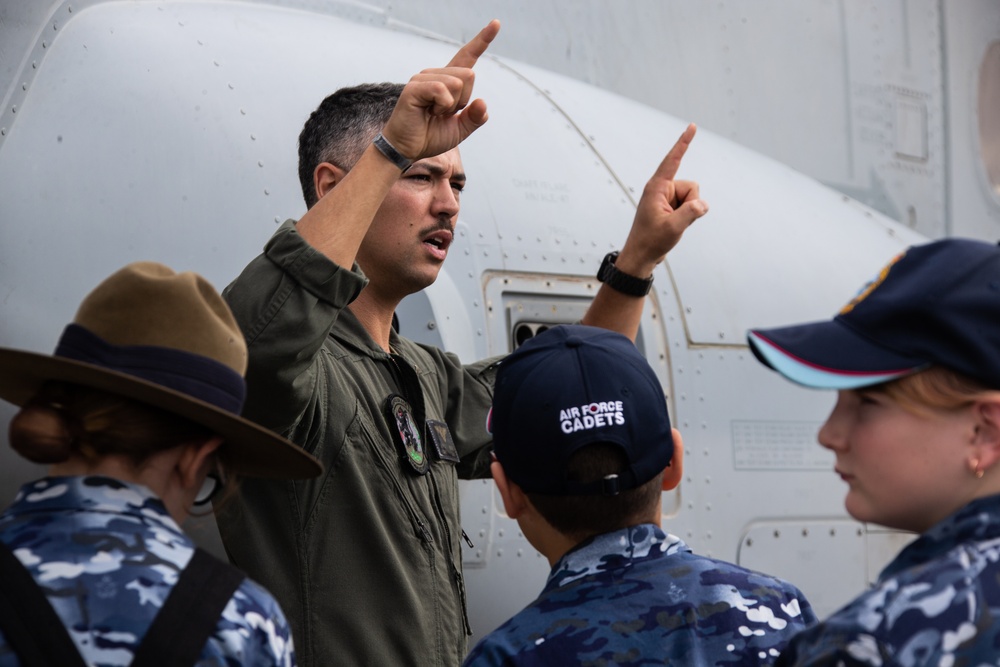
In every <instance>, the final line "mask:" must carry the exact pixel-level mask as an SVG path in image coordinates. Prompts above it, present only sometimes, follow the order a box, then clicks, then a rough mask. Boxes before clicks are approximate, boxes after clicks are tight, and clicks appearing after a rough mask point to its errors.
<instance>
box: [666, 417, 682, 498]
mask: <svg viewBox="0 0 1000 667" xmlns="http://www.w3.org/2000/svg"><path fill="white" fill-rule="evenodd" d="M670 432H671V433H672V434H673V436H674V456H673V458H672V459H670V465H668V466H667V467H666V468H664V469H663V490H664V491H673V490H674V489H676V488H677V485H678V484H680V483H681V477H683V475H684V440H683V439H682V438H681V432H680V431H678V430H677V429H675V428H674V429H670Z"/></svg>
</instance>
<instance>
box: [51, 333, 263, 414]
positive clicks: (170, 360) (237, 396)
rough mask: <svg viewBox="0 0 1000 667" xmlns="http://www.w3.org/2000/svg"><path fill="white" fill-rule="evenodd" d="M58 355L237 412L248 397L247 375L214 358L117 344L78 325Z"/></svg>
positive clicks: (66, 335)
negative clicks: (244, 379) (244, 378)
mask: <svg viewBox="0 0 1000 667" xmlns="http://www.w3.org/2000/svg"><path fill="white" fill-rule="evenodd" d="M55 356H57V357H64V358H66V359H73V360H74V361H82V362H84V363H87V364H91V365H93V366H98V367H100V368H104V369H106V370H110V371H116V372H118V373H124V374H125V375H131V376H133V377H136V378H139V379H141V380H145V381H147V382H152V383H153V384H158V385H160V386H161V387H166V388H167V389H172V390H174V391H179V392H181V393H182V394H187V395H188V396H190V397H192V398H196V399H198V400H200V401H204V402H205V403H210V404H212V405H214V406H216V407H219V408H222V409H223V410H226V411H227V412H231V413H233V414H236V415H238V414H240V411H241V410H242V409H243V401H244V399H245V398H246V383H245V382H244V381H243V377H242V376H241V375H240V374H239V373H237V372H236V371H234V370H233V369H232V368H230V367H229V366H226V365H225V364H223V363H220V362H218V361H216V360H214V359H211V358H209V357H206V356H203V355H200V354H195V353H193V352H185V351H183V350H177V349H174V348H167V347H159V346H155V345H113V344H111V343H109V342H107V341H105V340H104V339H102V338H101V337H100V336H97V335H96V334H94V333H92V332H91V331H88V330H87V329H85V328H83V327H81V326H80V325H78V324H69V325H67V326H66V329H65V330H64V331H63V334H62V337H61V338H60V339H59V344H58V345H57V346H56V351H55Z"/></svg>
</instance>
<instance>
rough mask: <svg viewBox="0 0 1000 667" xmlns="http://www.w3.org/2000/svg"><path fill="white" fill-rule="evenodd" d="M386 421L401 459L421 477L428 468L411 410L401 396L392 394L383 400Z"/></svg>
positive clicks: (428, 461)
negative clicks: (400, 453)
mask: <svg viewBox="0 0 1000 667" xmlns="http://www.w3.org/2000/svg"><path fill="white" fill-rule="evenodd" d="M385 413H386V419H387V420H388V422H389V430H390V431H391V432H392V436H393V439H394V440H395V441H396V445H397V446H398V447H399V448H400V449H401V451H402V453H403V458H404V459H406V462H407V463H409V464H410V467H411V468H413V469H414V470H415V471H416V472H418V473H419V474H421V475H423V474H425V473H426V472H427V470H428V469H429V467H430V460H429V459H428V458H427V452H426V451H425V450H424V444H423V441H422V440H421V436H420V430H419V429H418V428H417V424H416V422H415V421H414V419H413V408H411V407H410V404H409V403H407V402H406V399H404V398H403V397H402V396H399V395H398V394H393V395H391V396H389V398H387V399H386V400H385Z"/></svg>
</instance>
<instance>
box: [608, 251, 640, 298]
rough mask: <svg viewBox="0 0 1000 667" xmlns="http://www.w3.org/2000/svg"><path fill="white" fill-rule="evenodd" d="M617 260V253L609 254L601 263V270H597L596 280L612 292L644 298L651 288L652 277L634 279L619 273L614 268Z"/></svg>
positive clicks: (616, 268)
mask: <svg viewBox="0 0 1000 667" xmlns="http://www.w3.org/2000/svg"><path fill="white" fill-rule="evenodd" d="M617 259H618V251H617V250H615V251H614V252H609V253H608V254H607V255H605V256H604V261H603V262H601V268H600V269H598V270H597V279H598V280H600V281H601V282H602V283H604V284H605V285H607V286H608V287H610V288H611V289H613V290H616V291H618V292H621V293H622V294H628V295H629V296H646V295H647V294H649V290H650V288H651V287H652V286H653V276H650V277H649V278H636V277H635V276H630V275H629V274H627V273H625V272H623V271H619V270H618V267H617V266H615V260H617Z"/></svg>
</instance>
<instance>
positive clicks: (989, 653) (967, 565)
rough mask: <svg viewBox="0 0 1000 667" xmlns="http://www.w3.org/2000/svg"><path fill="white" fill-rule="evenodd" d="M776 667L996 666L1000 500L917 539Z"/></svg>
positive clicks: (977, 503) (999, 651) (999, 652)
mask: <svg viewBox="0 0 1000 667" xmlns="http://www.w3.org/2000/svg"><path fill="white" fill-rule="evenodd" d="M778 664H781V665H838V664H844V665H878V666H883V665H895V666H898V667H912V666H916V665H935V667H936V666H938V665H941V666H943V667H951V666H952V665H954V666H955V667H958V666H960V665H1000V496H992V497H989V498H980V499H978V500H974V501H973V502H971V503H969V504H968V505H966V506H965V507H963V508H962V509H961V510H959V511H958V512H956V513H955V514H953V515H952V516H950V517H948V518H947V519H945V520H944V521H942V522H941V523H939V524H937V525H936V526H934V527H933V528H931V529H930V530H928V531H927V532H926V533H924V534H923V535H921V536H920V537H919V538H918V539H917V540H915V541H914V542H912V543H911V544H910V545H909V546H907V547H906V548H905V549H903V550H902V551H901V552H900V553H899V555H898V556H896V558H895V560H893V561H892V563H890V564H889V566H888V567H886V568H885V570H883V571H882V574H881V575H879V580H878V583H877V584H876V586H875V588H873V589H872V590H870V591H868V592H866V593H864V594H863V595H861V596H860V597H858V598H856V599H855V600H854V601H853V602H851V603H850V604H849V605H847V606H846V607H844V608H843V609H841V610H840V611H838V612H836V613H834V614H833V615H832V616H830V618H828V619H827V620H825V621H823V622H822V623H820V624H819V625H817V626H815V627H813V628H810V629H809V630H808V631H806V632H804V633H803V634H801V635H799V636H798V637H796V638H795V639H794V640H793V641H792V643H791V644H790V646H789V647H788V649H787V650H786V651H785V653H784V654H783V655H782V656H781V660H780V661H779V663H778Z"/></svg>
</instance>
